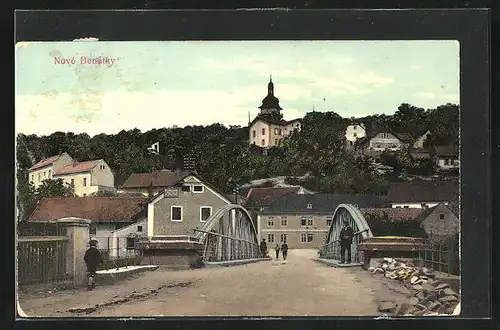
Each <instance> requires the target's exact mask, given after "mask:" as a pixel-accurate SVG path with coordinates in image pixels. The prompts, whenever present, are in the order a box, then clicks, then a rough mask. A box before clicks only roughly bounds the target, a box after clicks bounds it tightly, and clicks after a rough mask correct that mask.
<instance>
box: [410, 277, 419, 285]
mask: <svg viewBox="0 0 500 330" xmlns="http://www.w3.org/2000/svg"><path fill="white" fill-rule="evenodd" d="M417 281H418V277H417V276H412V277H411V279H410V283H411V284H416V282H417Z"/></svg>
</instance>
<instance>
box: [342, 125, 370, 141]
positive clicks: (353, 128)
mask: <svg viewBox="0 0 500 330" xmlns="http://www.w3.org/2000/svg"><path fill="white" fill-rule="evenodd" d="M354 133H356V136H354ZM365 135H366V131H365V128H364V127H363V126H361V125H349V126H347V129H346V131H345V138H346V139H347V141H350V142H354V141H356V140H357V139H359V138H362V137H364V136H365Z"/></svg>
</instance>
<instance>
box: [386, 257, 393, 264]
mask: <svg viewBox="0 0 500 330" xmlns="http://www.w3.org/2000/svg"><path fill="white" fill-rule="evenodd" d="M384 261H386V262H389V263H391V262H394V259H392V258H384Z"/></svg>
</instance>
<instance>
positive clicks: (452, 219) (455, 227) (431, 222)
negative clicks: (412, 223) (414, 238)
mask: <svg viewBox="0 0 500 330" xmlns="http://www.w3.org/2000/svg"><path fill="white" fill-rule="evenodd" d="M441 215H442V216H443V219H441V218H440V216H441ZM421 226H422V227H423V228H424V229H425V232H426V233H427V235H429V236H431V237H432V236H433V235H437V236H451V235H454V234H456V233H458V232H459V228H460V221H459V219H458V218H457V217H456V216H455V215H454V214H453V213H452V212H451V211H450V209H449V208H447V207H446V206H444V205H443V204H440V205H439V206H438V207H436V209H435V210H434V211H432V213H431V214H429V216H428V217H427V218H425V219H424V220H423V221H422V224H421Z"/></svg>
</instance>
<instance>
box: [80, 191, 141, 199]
mask: <svg viewBox="0 0 500 330" xmlns="http://www.w3.org/2000/svg"><path fill="white" fill-rule="evenodd" d="M138 195H140V196H142V194H140V193H138ZM90 196H93V197H116V196H119V194H118V193H116V192H114V191H107V190H100V191H96V192H95V193H92V194H90Z"/></svg>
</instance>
